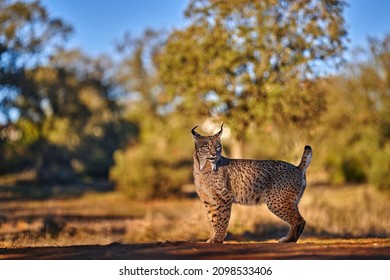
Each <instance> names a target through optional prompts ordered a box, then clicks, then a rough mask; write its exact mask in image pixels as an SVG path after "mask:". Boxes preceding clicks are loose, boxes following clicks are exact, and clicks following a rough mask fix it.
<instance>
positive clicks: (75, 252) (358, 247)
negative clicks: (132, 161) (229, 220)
mask: <svg viewBox="0 0 390 280" xmlns="http://www.w3.org/2000/svg"><path fill="white" fill-rule="evenodd" d="M0 259H30V260H33V259H34V260H35V259H45V260H47V259H76V260H90V259H104V260H111V259H115V260H122V259H126V260H130V259H137V260H142V259H146V260H147V259H151V260H165V259H170V260H185V259H204V260H205V259H206V260H207V259H272V260H278V259H279V260H296V259H302V260H306V259H325V260H326V259H387V260H388V259H390V239H332V240H326V241H324V240H321V239H318V240H312V239H310V240H307V241H306V240H302V241H300V242H299V243H297V244H291V243H289V244H279V243H275V242H262V243H260V242H251V243H229V242H227V243H224V244H207V243H200V242H198V243H195V242H194V243H192V242H166V243H154V244H139V245H129V244H119V243H113V244H110V245H86V246H69V247H39V248H12V249H0Z"/></svg>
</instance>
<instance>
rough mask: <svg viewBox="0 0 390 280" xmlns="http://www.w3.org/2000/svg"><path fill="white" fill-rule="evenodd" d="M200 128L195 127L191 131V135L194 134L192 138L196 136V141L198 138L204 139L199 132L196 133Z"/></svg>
mask: <svg viewBox="0 0 390 280" xmlns="http://www.w3.org/2000/svg"><path fill="white" fill-rule="evenodd" d="M197 127H198V126H195V127H194V128H193V129H191V133H192V136H194V139H195V140H196V139H198V138H202V135H200V134H199V133H198V132H196V131H195V129H196V128H197Z"/></svg>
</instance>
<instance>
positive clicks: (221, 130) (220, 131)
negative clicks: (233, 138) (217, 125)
mask: <svg viewBox="0 0 390 280" xmlns="http://www.w3.org/2000/svg"><path fill="white" fill-rule="evenodd" d="M222 132H223V123H222V124H221V129H220V130H219V131H218V132H217V133H215V134H214V137H220V136H221V134H222Z"/></svg>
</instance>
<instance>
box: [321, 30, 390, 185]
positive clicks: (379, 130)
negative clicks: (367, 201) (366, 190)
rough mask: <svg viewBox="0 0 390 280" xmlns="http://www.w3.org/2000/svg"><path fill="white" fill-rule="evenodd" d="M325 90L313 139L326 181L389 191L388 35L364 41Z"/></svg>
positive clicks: (389, 83)
mask: <svg viewBox="0 0 390 280" xmlns="http://www.w3.org/2000/svg"><path fill="white" fill-rule="evenodd" d="M325 90H326V92H327V96H328V99H327V102H328V105H329V110H327V112H326V113H325V114H324V116H323V118H322V123H319V129H318V135H317V137H318V139H321V142H322V144H323V146H324V147H326V149H325V150H326V151H325V154H324V155H323V157H322V158H324V159H325V162H324V166H326V168H327V169H328V172H329V173H330V177H331V180H332V181H333V182H334V183H345V182H354V183H359V182H365V181H369V182H370V183H372V184H374V185H375V186H377V187H378V188H381V189H389V187H390V181H389V176H388V171H389V170H390V118H389V116H390V35H387V36H385V37H384V38H383V40H381V39H377V38H370V39H369V40H368V48H367V49H361V50H360V51H356V52H355V53H354V61H353V62H351V63H349V64H348V65H347V66H346V68H345V69H344V71H343V72H342V73H341V74H339V75H338V76H335V77H333V78H332V79H329V80H328V81H327V83H326V84H325Z"/></svg>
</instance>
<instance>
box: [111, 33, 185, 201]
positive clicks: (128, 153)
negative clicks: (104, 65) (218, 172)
mask: <svg viewBox="0 0 390 280" xmlns="http://www.w3.org/2000/svg"><path fill="white" fill-rule="evenodd" d="M164 36H165V35H164V34H160V33H157V32H154V31H151V30H147V31H145V33H144V35H143V36H142V37H140V38H137V39H129V37H128V36H127V37H125V38H124V40H123V41H122V42H121V44H120V50H121V55H122V58H121V60H120V61H121V63H120V65H119V66H118V70H117V74H116V80H117V82H118V84H119V85H120V87H121V91H122V92H123V93H124V94H123V97H124V98H123V100H125V102H126V108H127V110H126V112H125V115H126V118H127V119H128V120H129V121H131V122H135V123H137V125H138V127H139V128H140V137H139V139H138V141H137V142H136V143H133V144H132V145H129V146H127V147H125V148H124V149H119V150H117V151H116V152H115V165H114V166H113V168H112V169H111V172H110V178H111V179H112V180H114V181H115V182H116V184H117V187H118V189H120V190H121V191H123V192H125V193H127V194H128V195H129V196H130V197H133V198H141V199H145V198H152V197H160V198H161V197H163V196H167V195H170V194H172V193H175V192H178V191H179V189H180V187H181V186H182V185H183V184H185V183H187V182H188V181H189V179H190V177H191V168H190V165H191V161H190V158H191V155H189V154H188V150H189V149H190V145H189V144H190V142H188V141H187V140H188V139H190V137H189V136H188V139H186V136H187V133H186V132H183V131H187V130H186V129H183V127H184V126H185V124H186V120H185V119H183V118H179V117H178V116H177V115H175V114H172V112H173V111H172V109H173V108H172V106H171V104H169V102H166V100H165V93H164V87H163V86H162V84H161V81H160V79H159V76H158V71H157V69H156V67H155V55H156V52H157V51H158V50H159V49H160V47H161V45H162V42H163V39H164ZM183 143H185V144H183ZM185 147H187V148H188V149H186V148H185Z"/></svg>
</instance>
